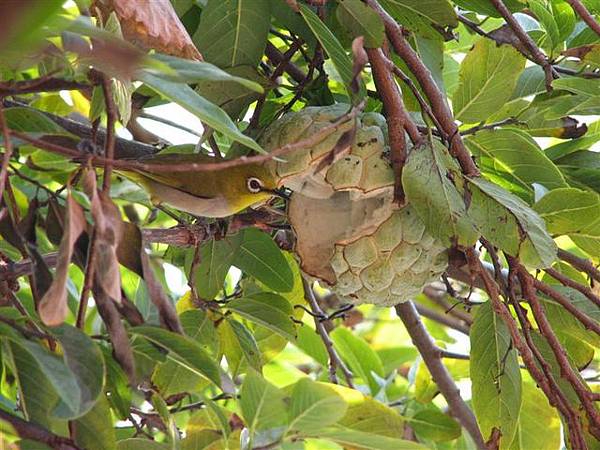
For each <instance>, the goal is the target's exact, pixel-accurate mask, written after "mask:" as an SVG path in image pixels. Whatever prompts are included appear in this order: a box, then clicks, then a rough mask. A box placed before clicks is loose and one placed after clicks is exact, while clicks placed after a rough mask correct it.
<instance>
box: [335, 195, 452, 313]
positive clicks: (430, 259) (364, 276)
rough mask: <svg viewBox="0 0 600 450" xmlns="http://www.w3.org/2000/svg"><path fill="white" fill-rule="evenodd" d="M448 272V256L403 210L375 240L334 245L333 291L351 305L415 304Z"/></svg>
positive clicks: (369, 237) (381, 228)
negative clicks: (412, 300) (413, 302)
mask: <svg viewBox="0 0 600 450" xmlns="http://www.w3.org/2000/svg"><path fill="white" fill-rule="evenodd" d="M447 266H448V254H447V250H446V249H445V248H444V247H443V245H442V244H441V242H439V241H437V240H436V239H434V238H433V237H432V236H431V235H429V234H428V233H427V232H426V231H425V226H424V225H423V223H422V222H421V221H420V219H419V218H418V217H417V214H416V213H415V212H414V210H413V209H412V208H411V207H410V206H405V207H404V208H401V209H397V210H395V211H394V212H393V213H392V215H391V216H390V218H389V219H387V220H386V221H385V222H383V223H382V224H381V225H380V226H379V228H377V230H376V231H375V232H374V233H373V234H369V235H365V236H361V237H359V238H358V239H357V240H355V241H354V242H352V243H349V244H343V243H338V244H336V245H335V253H334V255H333V257H332V259H331V267H332V268H333V271H334V273H335V276H336V279H337V283H335V284H334V285H333V286H331V289H332V291H334V292H335V293H336V294H337V295H338V297H340V300H342V301H344V302H347V303H352V304H356V305H358V304H362V303H370V304H374V305H378V306H393V305H396V304H398V303H402V302H405V301H408V300H411V299H414V298H415V297H416V296H417V295H418V294H419V293H420V292H421V291H422V290H423V287H424V286H425V285H426V284H429V283H431V282H434V281H436V280H438V279H439V277H440V276H441V275H442V273H443V272H444V271H445V270H446V267H447Z"/></svg>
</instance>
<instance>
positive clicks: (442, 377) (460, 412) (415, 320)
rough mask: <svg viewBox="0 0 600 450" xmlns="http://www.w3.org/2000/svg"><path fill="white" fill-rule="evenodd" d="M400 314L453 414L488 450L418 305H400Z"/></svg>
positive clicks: (479, 445) (479, 443) (477, 443)
mask: <svg viewBox="0 0 600 450" xmlns="http://www.w3.org/2000/svg"><path fill="white" fill-rule="evenodd" d="M396 313H397V314H398V317H400V319H401V320H402V323H404V326H405V327H406V331H408V334H409V335H410V337H411V339H412V342H413V344H415V347H417V350H418V351H419V354H420V355H421V357H422V358H423V361H424V362H425V365H426V366H427V369H429V373H430V374H431V377H432V378H433V381H435V384H436V385H437V387H438V388H439V390H440V392H441V393H442V395H443V396H444V398H445V399H446V402H448V407H449V408H450V411H451V412H452V414H453V415H454V417H456V419H457V420H458V421H459V422H460V424H461V425H462V426H463V427H464V428H465V430H467V431H468V433H469V434H470V435H471V437H472V438H473V441H474V442H475V445H477V447H478V448H480V449H485V448H486V446H485V442H484V440H483V436H482V435H481V431H480V430H479V426H478V425H477V421H476V420H475V416H474V415H473V412H472V411H471V409H470V408H469V407H468V406H467V404H466V403H465V402H464V400H463V399H462V398H461V396H460V390H459V389H458V387H457V386H456V383H455V382H454V380H453V379H452V376H451V375H450V373H449V372H448V369H447V368H446V367H445V366H444V364H443V363H442V360H441V354H440V351H439V349H438V348H437V346H436V345H435V343H434V341H433V339H432V337H431V336H430V335H429V333H428V332H427V330H426V329H425V326H424V325H423V322H422V321H421V318H420V317H419V313H418V312H417V310H416V309H415V305H414V304H413V303H412V302H410V301H408V302H405V303H400V304H399V305H396Z"/></svg>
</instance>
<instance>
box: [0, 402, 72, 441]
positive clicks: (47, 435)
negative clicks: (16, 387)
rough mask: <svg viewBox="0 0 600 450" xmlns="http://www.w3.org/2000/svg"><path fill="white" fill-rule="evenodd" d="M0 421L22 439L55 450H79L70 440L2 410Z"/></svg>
mask: <svg viewBox="0 0 600 450" xmlns="http://www.w3.org/2000/svg"><path fill="white" fill-rule="evenodd" d="M0 419H2V420H3V421H6V422H8V423H9V424H11V425H12V427H13V428H14V430H15V431H16V432H17V434H18V435H19V436H20V437H21V438H22V439H31V440H32V441H36V442H42V443H44V444H46V445H47V446H48V447H50V448H53V449H56V450H81V448H80V447H78V446H77V445H75V443H74V442H73V441H72V440H71V439H69V438H66V437H63V436H59V435H57V434H54V433H52V432H50V431H48V430H47V429H45V428H43V427H41V426H39V425H37V424H35V423H31V422H27V421H26V420H23V419H21V418H20V417H17V416H13V415H12V414H9V413H7V412H6V411H4V410H2V409H0Z"/></svg>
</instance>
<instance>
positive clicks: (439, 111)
mask: <svg viewBox="0 0 600 450" xmlns="http://www.w3.org/2000/svg"><path fill="white" fill-rule="evenodd" d="M366 2H367V4H368V5H369V6H371V7H372V8H373V9H374V10H375V11H377V13H378V14H379V15H380V16H381V18H382V19H383V23H384V25H385V30H386V33H387V36H388V38H389V40H390V42H391V43H392V46H393V48H394V51H395V52H396V53H397V54H398V56H400V57H401V58H402V59H403V60H404V62H405V63H406V65H407V66H408V68H409V70H410V71H411V72H412V73H413V74H414V75H415V77H416V78H417V81H418V82H419V85H420V86H421V88H422V89H423V92H424V93H425V95H426V96H427V98H428V99H429V103H430V104H431V110H432V111H433V114H434V115H435V117H436V118H437V120H438V121H439V123H440V125H441V126H442V127H443V129H444V132H445V133H446V135H448V136H449V139H450V151H451V153H452V155H453V156H454V157H455V158H456V159H458V162H459V163H460V166H461V168H462V170H463V172H464V173H465V174H466V175H469V176H477V175H479V169H478V168H477V166H476V165H475V163H474V162H473V159H472V158H471V155H470V154H469V151H468V150H467V148H466V147H465V144H464V142H463V140H462V138H461V136H460V133H459V132H458V127H457V126H456V123H454V118H453V116H452V112H451V111H450V108H449V106H448V104H447V103H446V97H445V96H444V95H443V94H442V92H441V91H440V90H439V89H438V87H437V85H436V84H435V81H434V79H433V77H432V75H431V73H430V72H429V69H427V67H426V66H425V64H423V61H421V58H419V55H417V53H416V52H415V51H414V50H413V48H412V47H411V46H410V44H409V43H408V42H407V40H406V39H405V38H404V35H403V31H402V28H401V27H400V26H399V25H398V24H397V23H396V21H395V20H394V19H393V18H392V17H391V16H390V15H389V14H388V13H387V11H385V10H384V9H383V8H382V7H381V5H379V3H378V2H377V1H376V0H366Z"/></svg>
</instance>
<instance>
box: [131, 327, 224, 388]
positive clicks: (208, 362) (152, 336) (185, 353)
mask: <svg viewBox="0 0 600 450" xmlns="http://www.w3.org/2000/svg"><path fill="white" fill-rule="evenodd" d="M131 333H132V334H134V335H138V336H142V337H144V338H145V339H147V340H148V341H150V342H152V343H153V344H155V345H158V346H159V347H162V348H164V349H166V350H168V351H169V353H168V355H167V357H168V358H169V359H171V360H173V361H175V362H177V363H178V364H180V365H182V366H183V367H185V368H186V369H188V370H190V371H191V372H193V373H194V374H196V375H200V376H202V377H204V378H206V379H208V380H210V381H212V382H213V383H214V384H216V385H217V386H220V384H221V376H220V373H219V366H217V364H216V363H215V360H214V358H212V357H211V356H210V355H209V354H208V353H207V352H206V350H204V348H203V347H202V345H200V344H199V343H198V342H196V341H195V340H194V339H192V338H190V337H188V336H182V335H180V334H177V333H173V332H171V331H167V330H164V329H162V328H156V327H149V326H139V327H134V328H132V329H131Z"/></svg>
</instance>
